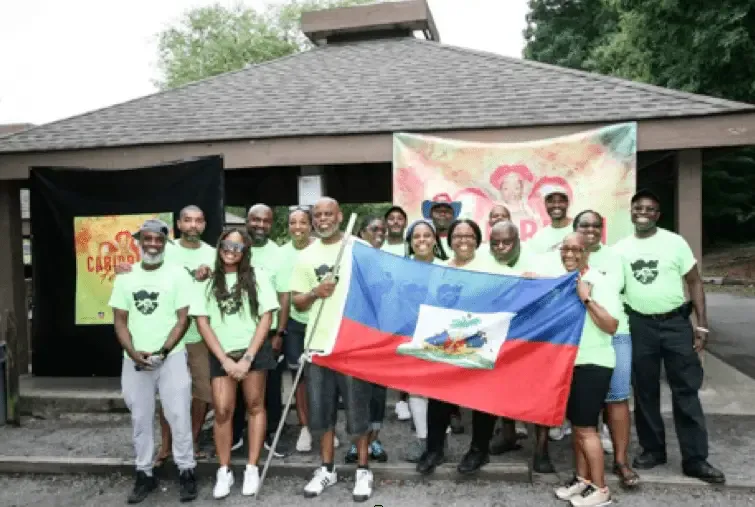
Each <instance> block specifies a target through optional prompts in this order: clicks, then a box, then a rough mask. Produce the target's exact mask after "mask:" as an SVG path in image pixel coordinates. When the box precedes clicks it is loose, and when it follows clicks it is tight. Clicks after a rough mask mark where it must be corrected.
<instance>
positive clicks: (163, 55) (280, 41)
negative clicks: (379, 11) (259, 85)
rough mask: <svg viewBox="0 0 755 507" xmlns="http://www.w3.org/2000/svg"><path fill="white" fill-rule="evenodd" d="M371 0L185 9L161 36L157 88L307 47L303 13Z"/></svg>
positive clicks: (293, 1)
mask: <svg viewBox="0 0 755 507" xmlns="http://www.w3.org/2000/svg"><path fill="white" fill-rule="evenodd" d="M367 3H375V0H289V1H287V2H286V3H283V4H281V5H268V6H267V7H265V8H264V9H254V8H252V7H246V6H243V5H237V6H236V7H232V8H226V7H223V6H222V5H220V4H215V5H212V6H209V7H198V8H195V9H192V10H189V11H187V12H186V13H185V14H184V15H183V16H182V17H181V18H180V20H179V21H178V22H177V23H176V24H175V25H174V26H171V27H168V28H166V29H165V30H163V31H162V32H160V33H159V34H157V39H158V68H159V70H160V74H161V77H160V79H159V80H157V81H156V83H155V84H156V85H157V86H158V87H159V88H160V89H163V90H164V89H169V88H175V87H177V86H181V85H184V84H187V83H191V82H193V81H197V80H200V79H204V78H208V77H212V76H216V75H218V74H222V73H224V72H230V71H234V70H240V69H243V68H244V67H245V66H247V65H251V64H255V63H261V62H266V61H268V60H274V59H276V58H281V57H283V56H287V55H290V54H293V53H297V52H299V51H303V50H305V49H308V48H309V47H310V43H309V42H308V41H307V40H306V38H305V37H304V35H303V34H302V33H301V31H300V30H299V20H300V18H301V13H302V12H306V11H313V10H320V9H325V8H330V7H344V6H350V5H359V4H367Z"/></svg>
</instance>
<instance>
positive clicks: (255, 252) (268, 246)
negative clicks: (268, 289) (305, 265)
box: [252, 240, 288, 329]
mask: <svg viewBox="0 0 755 507" xmlns="http://www.w3.org/2000/svg"><path fill="white" fill-rule="evenodd" d="M280 249H281V247H279V246H278V245H277V244H275V242H274V241H272V240H267V243H265V245H264V246H253V247H252V267H253V268H255V269H258V268H259V269H264V270H265V272H266V273H267V276H269V277H270V281H271V282H272V284H273V287H274V288H275V291H276V292H288V288H287V287H285V286H283V285H282V283H281V281H280V277H279V276H278V273H279V272H280V269H281V267H282V263H281V254H280ZM277 327H278V312H277V311H276V312H274V313H273V323H272V325H271V326H270V329H276V328H277Z"/></svg>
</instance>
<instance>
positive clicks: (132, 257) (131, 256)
mask: <svg viewBox="0 0 755 507" xmlns="http://www.w3.org/2000/svg"><path fill="white" fill-rule="evenodd" d="M126 259H127V260H128V263H129V264H134V263H135V262H136V259H135V258H134V256H133V255H129V256H128V257H126Z"/></svg>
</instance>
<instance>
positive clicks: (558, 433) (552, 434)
mask: <svg viewBox="0 0 755 507" xmlns="http://www.w3.org/2000/svg"><path fill="white" fill-rule="evenodd" d="M565 436H566V432H565V431H564V428H563V426H559V427H557V428H550V429H549V430H548V438H549V439H551V440H555V441H557V442H558V441H560V440H563V439H564V437H565Z"/></svg>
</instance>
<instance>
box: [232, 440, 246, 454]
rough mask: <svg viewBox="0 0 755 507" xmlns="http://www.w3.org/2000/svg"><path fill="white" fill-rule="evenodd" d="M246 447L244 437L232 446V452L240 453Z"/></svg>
mask: <svg viewBox="0 0 755 507" xmlns="http://www.w3.org/2000/svg"><path fill="white" fill-rule="evenodd" d="M243 445H244V437H241V438H239V439H238V440H237V441H236V442H235V443H234V444H233V445H232V446H231V452H233V451H238V450H239V449H241V447H242V446H243Z"/></svg>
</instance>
